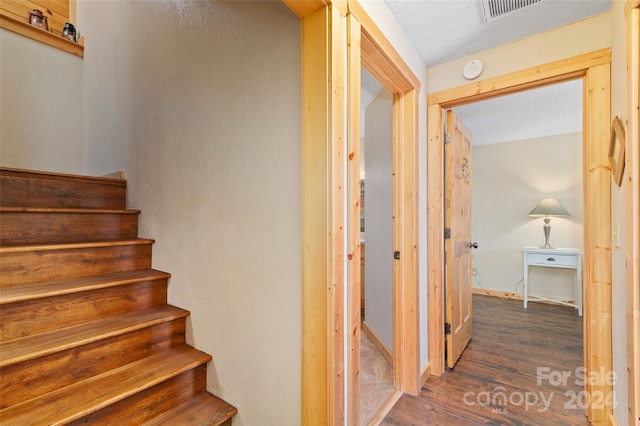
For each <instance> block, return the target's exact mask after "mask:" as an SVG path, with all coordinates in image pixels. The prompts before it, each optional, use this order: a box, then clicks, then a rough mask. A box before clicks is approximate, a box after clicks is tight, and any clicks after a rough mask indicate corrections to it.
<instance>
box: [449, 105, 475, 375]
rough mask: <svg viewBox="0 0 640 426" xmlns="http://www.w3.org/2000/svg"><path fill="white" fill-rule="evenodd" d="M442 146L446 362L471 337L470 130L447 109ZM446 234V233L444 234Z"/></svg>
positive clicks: (451, 363) (457, 355) (454, 357)
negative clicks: (445, 138)
mask: <svg viewBox="0 0 640 426" xmlns="http://www.w3.org/2000/svg"><path fill="white" fill-rule="evenodd" d="M447 135H448V143H447V144H446V146H445V185H446V186H445V188H446V189H445V263H446V270H445V274H446V275H445V294H446V314H445V318H446V323H445V332H446V334H447V336H446V339H447V365H448V366H449V368H453V366H454V364H455V363H456V361H457V360H458V358H460V355H461V354H462V352H463V351H464V349H465V348H466V346H467V344H468V343H469V341H470V340H471V253H470V250H471V247H472V243H471V164H472V163H471V132H469V130H468V129H467V128H466V127H465V125H464V124H463V123H462V122H461V121H460V120H459V119H458V117H456V115H455V114H454V113H453V111H451V110H449V111H447ZM446 234H449V235H446Z"/></svg>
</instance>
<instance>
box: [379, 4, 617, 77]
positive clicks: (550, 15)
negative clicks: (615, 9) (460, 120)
mask: <svg viewBox="0 0 640 426" xmlns="http://www.w3.org/2000/svg"><path fill="white" fill-rule="evenodd" d="M611 1H612V0H541V1H539V2H538V3H533V4H531V5H529V6H526V7H524V8H522V9H518V10H516V11H514V12H511V13H509V14H506V15H502V16H500V17H498V18H496V19H494V20H491V21H490V22H488V23H485V22H484V18H483V16H484V14H483V7H482V1H480V0H385V2H386V3H387V5H388V6H389V8H390V9H391V12H392V13H393V15H394V16H395V18H396V21H398V24H400V26H401V27H402V28H403V30H404V33H405V34H406V35H407V37H408V38H409V41H410V42H411V44H412V45H413V46H414V47H415V48H416V50H417V51H418V53H419V54H420V56H422V59H423V60H424V61H425V63H426V64H427V66H429V67H431V66H434V65H438V64H442V63H444V62H449V61H451V60H453V59H457V58H461V57H463V56H467V55H471V54H473V53H476V52H479V51H481V50H485V49H488V48H490V47H496V46H500V45H503V44H506V43H509V42H512V41H515V40H518V39H520V38H523V37H527V36H530V35H532V34H536V33H539V32H542V31H546V30H550V29H552V28H556V27H560V26H562V25H565V24H568V23H571V22H576V21H579V20H581V19H585V18H589V17H591V16H594V15H597V14H599V13H602V12H605V11H607V10H609V9H610V8H611Z"/></svg>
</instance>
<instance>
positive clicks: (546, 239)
mask: <svg viewBox="0 0 640 426" xmlns="http://www.w3.org/2000/svg"><path fill="white" fill-rule="evenodd" d="M549 222H551V218H550V217H549V216H546V217H545V218H544V226H543V227H542V228H543V229H544V245H543V246H540V248H541V249H552V248H553V247H551V245H550V244H549V234H551V224H550V223H549Z"/></svg>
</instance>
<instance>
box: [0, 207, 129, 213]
mask: <svg viewBox="0 0 640 426" xmlns="http://www.w3.org/2000/svg"><path fill="white" fill-rule="evenodd" d="M1 213H76V214H83V213H86V214H140V210H132V209H92V208H88V207H87V208H79V207H56V208H53V207H0V214H1Z"/></svg>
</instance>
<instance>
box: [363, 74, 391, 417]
mask: <svg viewBox="0 0 640 426" xmlns="http://www.w3.org/2000/svg"><path fill="white" fill-rule="evenodd" d="M361 81H362V84H361V96H360V112H361V115H360V116H361V125H360V141H361V145H360V152H361V156H360V164H361V168H360V173H361V176H360V177H361V179H360V190H361V195H362V196H361V204H360V208H361V213H362V214H361V219H360V257H361V268H362V269H361V281H360V289H361V299H362V303H361V304H362V311H361V317H362V322H361V346H360V419H361V424H365V423H366V422H368V421H369V420H371V419H372V418H373V416H374V415H375V414H376V412H377V411H378V409H379V408H380V407H381V406H383V404H384V402H385V401H386V400H387V399H388V398H389V397H390V396H391V395H392V394H393V393H394V392H393V391H394V390H395V387H394V380H393V364H394V362H393V347H394V327H393V325H394V324H393V317H394V315H393V288H394V285H393V258H392V256H391V253H393V245H392V239H393V222H392V206H393V190H392V183H393V163H392V150H393V146H392V135H393V114H392V113H393V95H392V94H391V92H389V90H387V89H386V88H385V87H384V86H382V84H381V83H380V82H379V81H378V80H377V79H376V78H375V77H373V76H372V75H371V74H370V73H369V72H368V71H367V70H366V69H365V68H362V72H361Z"/></svg>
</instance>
